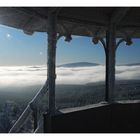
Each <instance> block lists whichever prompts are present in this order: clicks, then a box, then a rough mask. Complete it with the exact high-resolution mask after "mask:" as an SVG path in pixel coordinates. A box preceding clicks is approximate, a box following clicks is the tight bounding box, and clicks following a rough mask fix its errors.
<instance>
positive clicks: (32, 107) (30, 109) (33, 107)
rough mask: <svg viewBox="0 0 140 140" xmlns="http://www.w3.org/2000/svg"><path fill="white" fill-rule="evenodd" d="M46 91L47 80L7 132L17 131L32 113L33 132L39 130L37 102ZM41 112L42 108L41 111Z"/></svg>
mask: <svg viewBox="0 0 140 140" xmlns="http://www.w3.org/2000/svg"><path fill="white" fill-rule="evenodd" d="M47 91H48V82H47V81H46V82H45V84H44V86H43V87H42V88H41V89H40V90H39V92H38V93H37V94H36V96H35V97H34V98H33V99H32V100H31V102H29V104H28V105H27V107H26V108H25V110H24V111H23V113H22V114H21V116H20V117H19V119H18V120H17V121H16V122H15V124H14V125H13V127H12V128H11V129H10V131H9V133H17V132H19V130H20V129H21V128H22V126H23V125H24V124H25V123H26V121H27V120H28V118H29V116H30V115H33V119H34V130H33V132H37V131H38V130H39V126H40V125H41V123H40V122H41V120H39V118H40V116H39V113H38V109H37V108H38V104H39V103H41V102H42V99H43V97H44V95H46V94H47ZM41 114H43V110H42V113H41Z"/></svg>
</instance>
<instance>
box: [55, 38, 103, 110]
mask: <svg viewBox="0 0 140 140" xmlns="http://www.w3.org/2000/svg"><path fill="white" fill-rule="evenodd" d="M72 37H73V39H72V41H71V42H70V43H67V42H64V41H63V38H61V39H60V40H59V42H58V44H57V59H56V60H57V67H56V71H57V79H56V106H57V108H59V109H60V108H70V107H79V106H85V105H89V104H96V103H99V102H102V101H104V99H105V53H104V49H103V47H101V46H100V44H98V45H94V44H93V43H92V41H91V38H89V37H81V36H72Z"/></svg>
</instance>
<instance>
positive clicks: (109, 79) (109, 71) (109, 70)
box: [105, 24, 116, 102]
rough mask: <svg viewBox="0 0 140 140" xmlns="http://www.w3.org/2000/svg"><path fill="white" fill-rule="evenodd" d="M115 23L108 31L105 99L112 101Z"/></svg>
mask: <svg viewBox="0 0 140 140" xmlns="http://www.w3.org/2000/svg"><path fill="white" fill-rule="evenodd" d="M115 27H116V26H115V25H114V24H111V25H110V26H109V28H108V30H107V32H106V45H107V46H106V90H105V93H106V95H105V100H106V101H109V102H112V101H113V95H114V86H115V48H116V36H115Z"/></svg>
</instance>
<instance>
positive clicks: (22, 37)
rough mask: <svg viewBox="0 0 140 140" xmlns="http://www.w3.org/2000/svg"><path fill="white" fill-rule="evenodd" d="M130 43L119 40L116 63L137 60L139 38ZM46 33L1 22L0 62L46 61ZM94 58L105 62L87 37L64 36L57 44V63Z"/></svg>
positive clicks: (91, 60)
mask: <svg viewBox="0 0 140 140" xmlns="http://www.w3.org/2000/svg"><path fill="white" fill-rule="evenodd" d="M133 42H134V43H133V45H131V46H129V47H126V46H125V45H124V43H122V44H121V46H120V47H119V49H118V50H117V54H116V62H117V63H118V64H125V63H139V62H140V55H139V54H140V39H134V40H133ZM46 52H47V34H46V33H34V34H33V35H32V36H29V35H26V34H24V33H23V32H22V31H21V30H18V29H14V28H10V27H7V26H3V25H0V65H8V66H9V65H42V64H46V63H47V62H46V58H47V57H46ZM81 61H84V62H95V63H100V64H104V62H105V55H104V50H103V48H102V47H101V46H100V44H98V45H93V43H92V42H91V38H89V37H77V36H75V37H73V40H72V41H71V42H70V43H68V42H65V41H64V39H63V38H61V39H60V40H59V41H58V44H57V64H63V63H70V62H81Z"/></svg>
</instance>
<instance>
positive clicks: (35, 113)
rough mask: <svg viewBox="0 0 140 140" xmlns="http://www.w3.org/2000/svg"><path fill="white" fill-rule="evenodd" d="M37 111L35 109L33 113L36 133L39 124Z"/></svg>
mask: <svg viewBox="0 0 140 140" xmlns="http://www.w3.org/2000/svg"><path fill="white" fill-rule="evenodd" d="M37 119H38V118H37V109H35V110H34V111H33V125H34V131H35V130H36V129H37V123H38V120H37Z"/></svg>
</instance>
